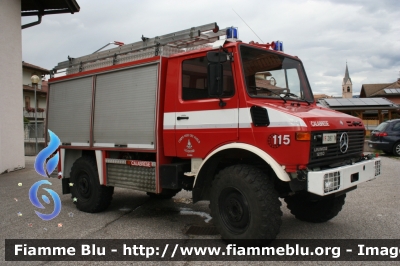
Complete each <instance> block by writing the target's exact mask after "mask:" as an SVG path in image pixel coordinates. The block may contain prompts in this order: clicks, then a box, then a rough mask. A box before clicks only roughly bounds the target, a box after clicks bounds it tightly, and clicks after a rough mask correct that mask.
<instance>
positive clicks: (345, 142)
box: [339, 132, 349, 153]
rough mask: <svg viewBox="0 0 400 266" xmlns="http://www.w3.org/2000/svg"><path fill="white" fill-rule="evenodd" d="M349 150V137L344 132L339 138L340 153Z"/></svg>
mask: <svg viewBox="0 0 400 266" xmlns="http://www.w3.org/2000/svg"><path fill="white" fill-rule="evenodd" d="M348 148H349V135H347V133H346V132H343V133H342V135H341V136H340V147H339V149H340V152H341V153H346V151H347V149H348Z"/></svg>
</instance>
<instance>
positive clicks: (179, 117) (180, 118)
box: [176, 116, 189, 120]
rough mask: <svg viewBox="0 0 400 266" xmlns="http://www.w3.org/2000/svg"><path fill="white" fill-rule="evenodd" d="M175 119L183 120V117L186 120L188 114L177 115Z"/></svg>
mask: <svg viewBox="0 0 400 266" xmlns="http://www.w3.org/2000/svg"><path fill="white" fill-rule="evenodd" d="M176 119H177V120H183V119H186V120H188V119H189V117H188V116H178V117H177V118H176Z"/></svg>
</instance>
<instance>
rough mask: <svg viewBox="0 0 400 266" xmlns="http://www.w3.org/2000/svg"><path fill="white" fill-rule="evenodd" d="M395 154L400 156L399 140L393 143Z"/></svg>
mask: <svg viewBox="0 0 400 266" xmlns="http://www.w3.org/2000/svg"><path fill="white" fill-rule="evenodd" d="M393 154H394V155H396V156H400V142H397V143H395V144H394V145H393Z"/></svg>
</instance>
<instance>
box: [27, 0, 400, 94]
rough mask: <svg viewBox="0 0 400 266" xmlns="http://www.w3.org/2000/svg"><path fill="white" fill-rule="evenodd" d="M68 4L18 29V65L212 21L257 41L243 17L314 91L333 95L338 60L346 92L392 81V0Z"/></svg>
mask: <svg viewBox="0 0 400 266" xmlns="http://www.w3.org/2000/svg"><path fill="white" fill-rule="evenodd" d="M76 1H77V2H78V4H79V6H80V8H81V9H80V12H78V13H75V14H73V15H72V14H61V15H48V16H44V17H43V19H42V23H41V24H40V25H37V26H34V27H31V28H27V29H24V30H22V47H23V48H22V51H23V56H22V60H23V61H25V62H28V63H31V64H34V65H38V66H40V67H43V68H47V69H52V68H53V67H54V66H56V65H57V64H58V62H61V61H65V60H67V56H68V55H70V56H71V57H79V56H82V55H86V54H89V53H92V52H94V51H95V50H97V49H99V48H100V47H102V46H103V45H105V44H107V43H108V42H111V41H121V42H124V43H125V44H128V43H132V42H137V41H140V37H141V36H142V34H143V35H144V36H146V37H155V36H158V35H164V34H167V33H171V32H174V31H179V30H183V29H187V28H190V27H194V26H200V25H204V24H208V23H212V22H217V23H218V25H219V26H220V28H225V27H228V26H235V27H238V28H239V38H240V39H241V40H242V41H244V42H249V41H252V40H254V41H258V42H261V41H260V39H259V38H258V37H257V36H256V35H255V34H254V33H253V32H252V31H251V30H250V29H249V27H247V25H246V24H245V23H244V22H243V21H242V19H243V20H244V21H245V22H246V23H247V24H248V25H249V26H250V27H251V28H252V30H253V31H254V32H255V33H256V34H257V35H258V36H259V37H260V38H261V40H262V41H263V42H265V43H266V42H271V41H276V40H281V41H283V47H284V50H285V53H288V54H291V55H296V56H298V57H299V58H300V59H301V60H302V61H303V64H304V66H305V69H306V71H307V75H308V79H309V81H310V84H311V87H312V89H313V92H314V94H319V93H324V94H327V95H334V96H335V95H336V96H341V89H342V80H343V77H344V73H345V69H346V61H347V64H348V68H349V72H350V77H351V79H352V81H353V94H354V95H359V93H360V90H361V86H362V84H370V83H392V82H394V81H396V80H397V79H398V78H400V76H399V73H400V0H318V1H305V0H281V1H277V0H274V1H271V0H264V1H262V0H246V1H243V0H241V1H235V0H230V1H223V0H220V1H216V0H202V1H174V0H146V1H142V0H140V1H139V0H97V1H94V0H76ZM233 10H235V11H236V12H237V13H238V14H239V15H240V17H241V18H242V19H241V18H240V17H238V15H236V14H235V12H234V11H233ZM34 20H37V18H36V17H27V18H23V20H22V23H24V24H25V23H28V22H31V21H34Z"/></svg>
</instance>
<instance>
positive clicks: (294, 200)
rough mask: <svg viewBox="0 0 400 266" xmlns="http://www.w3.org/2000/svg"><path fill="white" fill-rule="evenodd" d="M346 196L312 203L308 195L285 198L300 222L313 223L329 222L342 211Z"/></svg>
mask: <svg viewBox="0 0 400 266" xmlns="http://www.w3.org/2000/svg"><path fill="white" fill-rule="evenodd" d="M345 198H346V194H343V195H340V196H338V197H336V198H329V199H323V200H318V201H311V200H309V199H308V197H307V194H296V195H294V196H291V197H287V198H285V202H286V203H287V207H288V209H289V210H290V212H291V213H292V214H293V215H294V216H295V217H296V218H297V219H299V220H301V221H306V222H311V223H324V222H326V221H329V220H330V219H332V218H333V217H335V216H336V215H338V213H339V212H340V211H341V210H342V206H343V205H344V202H345V201H344V199H345Z"/></svg>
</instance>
